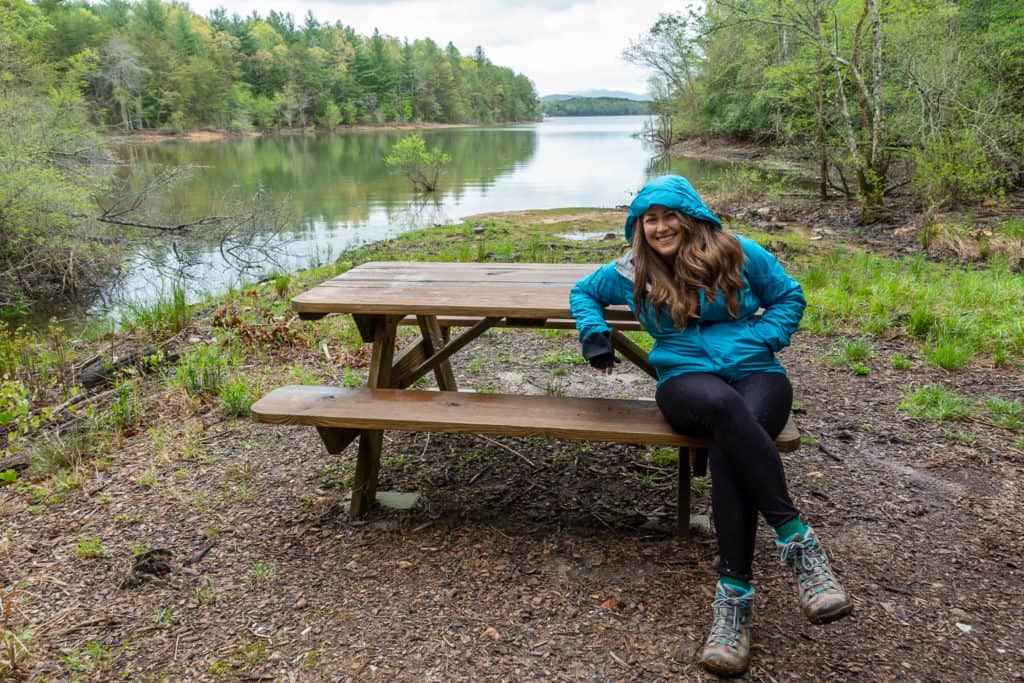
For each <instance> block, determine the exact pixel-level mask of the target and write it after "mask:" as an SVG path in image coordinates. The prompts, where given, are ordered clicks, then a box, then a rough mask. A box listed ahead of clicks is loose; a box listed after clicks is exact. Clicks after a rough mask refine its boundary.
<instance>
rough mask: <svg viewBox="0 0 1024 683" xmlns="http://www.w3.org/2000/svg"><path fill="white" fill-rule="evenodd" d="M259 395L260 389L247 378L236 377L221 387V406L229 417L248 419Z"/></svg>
mask: <svg viewBox="0 0 1024 683" xmlns="http://www.w3.org/2000/svg"><path fill="white" fill-rule="evenodd" d="M258 394H259V388H258V387H254V386H253V385H252V384H251V383H250V382H249V380H248V379H247V378H245V377H242V376H235V377H232V378H231V379H230V380H228V381H227V382H225V383H224V384H223V385H221V387H220V405H221V407H222V408H223V409H224V414H225V415H227V416H228V417H247V416H248V415H249V408H251V407H252V404H253V403H254V402H255V401H256V396H257V395H258Z"/></svg>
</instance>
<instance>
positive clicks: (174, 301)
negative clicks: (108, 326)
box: [122, 285, 192, 338]
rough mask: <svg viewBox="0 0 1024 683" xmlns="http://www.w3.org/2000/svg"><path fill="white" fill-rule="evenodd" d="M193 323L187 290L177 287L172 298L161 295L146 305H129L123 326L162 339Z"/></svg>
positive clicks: (173, 290) (172, 292)
mask: <svg viewBox="0 0 1024 683" xmlns="http://www.w3.org/2000/svg"><path fill="white" fill-rule="evenodd" d="M191 322H192V309H191V307H190V306H189V305H188V302H187V300H186V294H185V288H184V287H182V286H179V285H175V287H174V288H173V289H172V290H171V295H170V296H163V295H161V296H160V297H159V298H158V299H157V300H156V301H154V302H153V303H150V304H146V305H134V304H133V305H129V306H128V312H127V314H126V316H125V320H124V322H123V323H122V325H123V326H124V327H126V328H128V329H141V330H143V331H145V332H147V333H148V334H150V335H151V336H153V337H155V338H161V337H166V336H171V335H174V334H177V333H178V332H180V331H182V330H183V329H185V328H186V327H188V325H189V323H191Z"/></svg>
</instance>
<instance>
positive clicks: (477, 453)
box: [455, 448, 483, 470]
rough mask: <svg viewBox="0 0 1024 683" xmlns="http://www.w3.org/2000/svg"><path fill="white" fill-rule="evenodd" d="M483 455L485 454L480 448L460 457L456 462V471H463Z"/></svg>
mask: <svg viewBox="0 0 1024 683" xmlns="http://www.w3.org/2000/svg"><path fill="white" fill-rule="evenodd" d="M482 455H483V452H482V451H481V450H480V449H479V448H474V449H473V450H471V451H469V452H468V453H464V454H462V455H461V456H459V459H458V460H457V461H456V462H455V469H457V470H461V469H463V468H464V467H466V466H468V465H469V464H470V463H472V462H474V461H476V460H478V459H479V458H480V457H481V456H482Z"/></svg>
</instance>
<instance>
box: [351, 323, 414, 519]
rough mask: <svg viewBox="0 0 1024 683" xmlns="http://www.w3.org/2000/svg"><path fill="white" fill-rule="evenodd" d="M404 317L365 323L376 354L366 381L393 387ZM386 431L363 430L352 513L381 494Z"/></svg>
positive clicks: (355, 514)
mask: <svg viewBox="0 0 1024 683" xmlns="http://www.w3.org/2000/svg"><path fill="white" fill-rule="evenodd" d="M399 320H401V317H400V316H373V317H372V318H371V317H370V316H367V317H366V319H364V320H363V323H364V325H366V326H367V327H369V326H370V325H372V329H373V353H372V355H371V356H370V372H369V377H368V378H367V381H366V384H367V386H369V387H370V388H373V389H376V388H381V387H390V386H391V362H392V360H393V359H394V356H395V336H396V333H397V330H398V321H399ZM383 441H384V432H382V431H380V430H369V429H366V430H362V431H361V432H360V433H359V455H358V456H357V457H356V475H355V481H354V482H353V484H352V504H351V506H350V508H349V514H351V515H352V516H353V517H358V516H360V515H362V514H364V513H365V512H366V511H367V510H369V509H370V506H371V505H373V501H374V498H375V497H376V495H377V475H378V474H379V472H380V450H381V444H382V443H383Z"/></svg>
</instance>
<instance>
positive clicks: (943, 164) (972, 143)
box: [914, 129, 1010, 206]
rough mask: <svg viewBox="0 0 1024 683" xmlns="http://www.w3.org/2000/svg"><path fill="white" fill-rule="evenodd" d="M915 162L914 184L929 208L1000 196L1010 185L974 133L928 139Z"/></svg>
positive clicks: (947, 134) (918, 151) (937, 136)
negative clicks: (930, 206) (929, 205)
mask: <svg viewBox="0 0 1024 683" xmlns="http://www.w3.org/2000/svg"><path fill="white" fill-rule="evenodd" d="M914 160H915V163H916V170H917V173H916V176H915V178H914V184H915V186H916V187H917V190H918V192H920V193H921V195H922V196H923V197H924V199H925V200H926V201H927V202H928V203H929V204H931V205H932V206H941V205H943V204H949V203H952V202H969V201H977V200H979V199H984V198H986V197H991V196H993V195H1000V194H1002V193H1003V191H1004V190H1005V189H1006V188H1007V187H1008V186H1009V185H1010V177H1009V174H1007V172H1006V171H1005V170H1004V169H1002V168H1001V167H1000V166H999V165H998V164H997V163H995V162H994V160H993V159H991V158H990V157H989V155H988V154H987V153H986V151H985V149H984V147H983V144H982V142H981V141H980V140H979V139H978V133H977V132H976V131H973V130H966V129H964V130H958V131H956V132H949V133H944V134H939V135H935V136H932V137H931V138H928V139H927V140H925V142H924V144H923V145H922V146H921V147H920V148H919V149H917V150H916V151H915V154H914Z"/></svg>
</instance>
